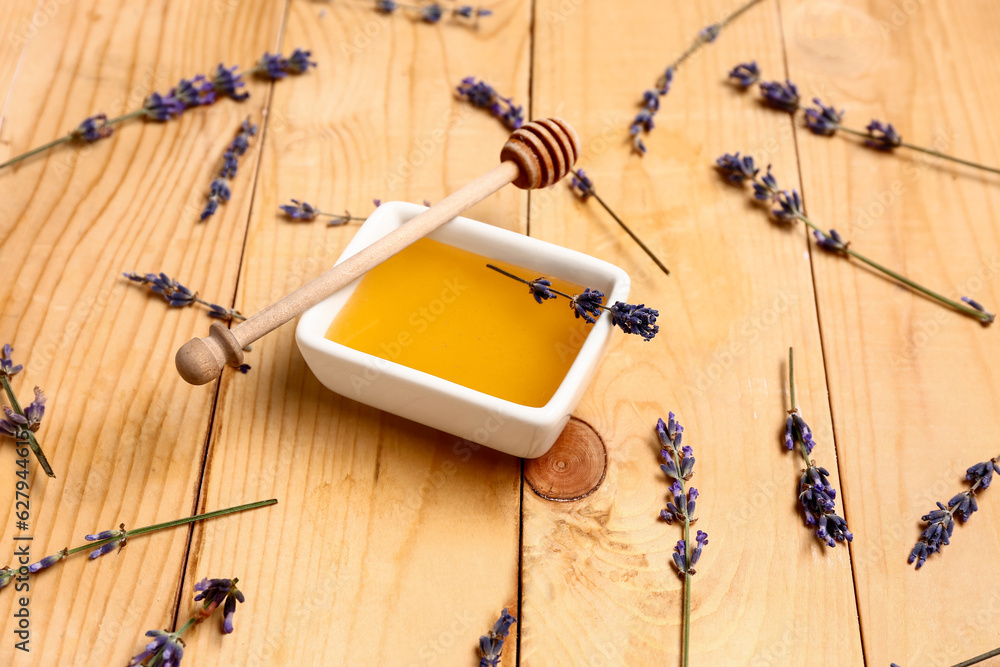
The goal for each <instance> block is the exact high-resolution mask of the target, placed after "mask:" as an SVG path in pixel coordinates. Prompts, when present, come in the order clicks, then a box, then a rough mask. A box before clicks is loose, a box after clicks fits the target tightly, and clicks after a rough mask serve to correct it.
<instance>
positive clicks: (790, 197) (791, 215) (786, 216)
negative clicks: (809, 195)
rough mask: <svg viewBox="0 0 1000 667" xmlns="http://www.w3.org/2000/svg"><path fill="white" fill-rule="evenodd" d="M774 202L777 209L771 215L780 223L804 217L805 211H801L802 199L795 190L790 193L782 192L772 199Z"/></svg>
mask: <svg viewBox="0 0 1000 667" xmlns="http://www.w3.org/2000/svg"><path fill="white" fill-rule="evenodd" d="M774 201H775V203H776V204H777V205H778V208H776V209H773V210H772V213H774V217H776V218H777V219H778V220H780V221H781V222H793V221H795V220H797V219H799V218H801V217H804V216H805V211H803V210H802V198H801V197H799V193H798V192H797V191H796V190H792V191H791V192H789V191H788V190H782V191H781V192H779V193H778V194H777V195H776V196H775V197H774Z"/></svg>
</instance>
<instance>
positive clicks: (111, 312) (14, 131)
mask: <svg viewBox="0 0 1000 667" xmlns="http://www.w3.org/2000/svg"><path fill="white" fill-rule="evenodd" d="M280 19H281V7H279V6H276V5H275V4H274V3H270V2H253V3H241V4H240V5H239V6H235V5H234V6H233V7H232V8H231V10H230V11H227V12H226V13H224V14H219V13H216V12H215V11H214V9H213V7H212V6H211V5H208V4H206V6H205V10H204V11H199V12H193V11H192V10H191V6H189V5H186V4H181V3H173V2H166V1H160V2H139V1H135V2H132V1H129V2H112V1H109V0H87V1H81V2H76V3H69V4H60V5H59V6H58V11H57V12H55V14H54V15H53V16H52V18H51V19H50V21H49V22H48V24H47V25H46V26H45V29H44V30H41V31H39V33H38V34H37V35H35V36H34V37H33V38H32V39H31V40H29V41H28V43H27V50H26V51H25V53H24V57H23V59H22V60H21V67H20V69H19V70H18V76H17V79H16V80H15V82H14V85H13V89H12V92H11V94H10V99H9V100H8V104H7V108H6V115H5V118H4V123H3V129H2V132H3V141H4V142H5V143H7V144H9V147H10V151H11V153H18V152H21V151H23V150H26V149H28V148H30V147H32V146H34V145H37V144H40V143H43V142H45V141H47V140H49V139H51V138H54V137H56V136H59V135H60V134H62V133H64V132H65V131H67V130H68V129H69V128H71V127H73V126H74V125H75V124H77V123H78V122H79V121H80V120H82V119H83V118H84V117H86V116H88V115H90V114H92V113H95V112H96V111H98V110H104V111H106V112H108V113H116V112H118V113H120V112H121V111H122V110H124V108H125V107H126V106H128V105H132V106H133V108H134V106H138V105H140V104H141V103H142V97H143V96H144V95H145V94H147V93H148V92H150V91H151V90H152V89H153V88H156V89H159V90H161V91H162V90H165V89H166V88H167V87H168V86H169V85H170V84H171V83H172V82H174V81H176V80H177V79H179V78H180V77H182V76H190V75H192V74H193V73H196V72H199V71H205V70H206V69H207V68H209V67H211V66H213V65H214V64H215V63H218V62H219V61H220V60H226V61H229V62H241V63H244V64H247V63H250V62H252V61H254V60H255V59H256V58H257V56H258V55H259V54H260V53H262V52H263V51H264V50H266V49H273V45H274V43H275V40H276V38H277V34H278V28H279V25H280ZM41 82H44V84H45V85H40V83H41ZM251 92H252V93H253V98H252V99H251V100H250V101H248V102H247V103H245V104H243V105H238V104H235V103H232V102H229V101H225V102H220V103H219V104H216V105H214V106H212V107H210V108H206V109H198V110H196V111H192V112H190V113H188V114H185V116H184V117H183V118H181V119H179V120H177V121H174V122H171V123H167V124H163V125H156V124H143V123H141V122H137V123H133V124H131V125H127V126H124V127H121V129H120V130H119V131H118V132H116V134H115V135H114V136H113V137H112V138H111V139H108V140H105V141H102V142H99V143H97V144H94V145H92V146H88V147H84V148H83V149H80V148H78V147H64V148H62V149H57V150H53V151H51V152H49V153H47V154H45V155H42V156H39V157H38V158H36V159H32V160H29V161H27V162H25V163H22V164H21V165H20V166H18V167H17V168H15V169H8V170H5V171H4V172H3V173H0V188H2V196H3V200H4V206H3V210H2V212H0V244H2V246H3V251H2V252H3V262H2V263H0V313H2V314H0V339H2V340H3V341H9V342H11V343H13V344H14V346H15V348H16V354H17V358H18V359H19V360H20V361H22V362H23V363H24V364H25V371H24V372H23V374H22V375H20V376H18V377H17V378H16V379H17V380H19V382H17V383H16V386H17V388H18V391H19V393H20V395H22V396H25V395H30V390H31V387H32V386H33V385H34V384H38V385H40V386H42V387H43V388H44V389H45V391H46V393H47V395H48V406H47V407H48V410H47V413H46V419H45V422H44V424H43V427H42V429H41V431H40V433H39V435H40V439H41V441H42V443H43V445H44V447H45V449H46V453H47V454H48V457H49V459H50V461H51V462H52V465H53V468H54V469H55V472H56V475H57V476H58V477H57V478H56V479H54V480H52V479H46V478H45V477H44V475H37V474H34V475H33V476H32V479H31V485H32V489H31V521H30V525H31V528H30V530H29V531H28V534H30V535H33V536H34V541H33V542H31V557H32V560H39V559H41V557H43V556H45V555H48V554H49V553H54V552H55V551H57V550H59V549H61V548H63V547H66V546H76V545H78V544H80V543H82V542H83V539H82V538H83V535H85V534H87V533H93V532H96V531H99V530H104V529H108V528H111V527H114V526H117V525H118V524H119V523H120V522H124V523H125V524H126V526H127V527H130V528H133V527H139V526H143V525H148V524H151V523H156V522H160V521H165V520H170V519H175V518H178V517H181V516H186V515H188V514H190V513H191V511H192V509H193V508H194V506H195V496H196V493H197V489H198V484H199V479H200V475H201V461H202V455H203V451H204V445H205V438H206V433H207V429H208V424H209V419H210V415H211V413H212V392H211V390H206V391H205V392H204V393H197V392H193V391H192V390H191V389H190V388H189V387H188V386H187V385H185V384H184V383H183V382H182V381H181V380H180V378H179V377H177V374H176V371H175V370H174V369H173V359H172V358H173V351H174V350H175V349H176V347H177V346H178V345H179V344H180V343H181V342H183V341H184V340H186V339H187V338H190V336H191V335H192V333H193V332H194V331H195V330H197V329H199V328H200V327H201V326H204V324H205V322H206V320H208V318H207V316H206V315H205V314H204V312H199V311H197V310H194V309H187V310H177V309H168V308H167V305H166V303H164V302H163V301H162V300H161V299H159V297H156V298H153V297H151V296H149V295H148V294H146V293H144V292H143V291H142V290H140V289H138V288H135V287H132V286H129V285H127V284H126V283H125V281H124V280H123V279H122V278H121V272H122V271H123V270H139V271H151V270H163V271H167V272H169V273H170V274H171V275H174V276H175V277H177V278H180V279H182V280H183V281H184V282H185V283H187V284H188V285H189V286H190V287H192V288H196V289H198V290H199V291H200V292H201V293H202V294H203V295H205V296H209V297H210V298H212V299H218V300H220V301H222V302H223V303H229V302H231V299H232V296H233V294H234V289H233V287H234V285H235V277H236V272H237V269H238V266H239V260H240V246H241V240H242V236H243V230H244V228H245V225H246V219H247V214H248V211H249V204H250V197H249V194H250V192H251V191H252V189H251V188H252V182H253V174H254V171H255V159H256V152H254V151H251V153H250V154H249V155H248V156H246V157H245V158H244V160H243V161H242V163H241V167H240V170H241V173H240V174H239V175H238V177H237V178H236V180H235V182H234V184H233V188H234V192H235V198H234V200H233V201H231V202H230V203H229V204H228V205H227V206H225V207H223V208H222V209H221V210H220V212H219V213H218V214H217V215H216V216H215V217H214V218H212V219H211V220H210V222H208V223H206V224H204V225H198V224H196V222H195V219H194V216H193V211H194V210H198V209H200V208H201V206H202V205H203V203H204V196H205V191H206V188H207V185H208V183H209V181H210V180H211V178H212V175H213V171H215V170H217V169H218V165H219V163H218V160H219V158H220V156H221V153H222V150H223V148H224V147H225V145H226V144H227V143H228V142H229V141H230V139H231V138H232V136H233V134H234V133H235V131H236V128H237V126H238V125H239V122H240V120H241V119H242V118H243V117H245V116H246V114H248V113H251V112H252V111H259V108H260V105H261V104H262V103H263V102H264V101H265V95H266V92H267V86H265V85H260V84H252V86H251ZM232 239H236V243H232V242H231V241H232ZM32 467H33V468H34V466H32ZM0 469H2V470H4V471H5V473H4V474H5V475H9V477H8V479H10V480H12V481H11V482H9V483H4V484H3V485H2V487H0V488H2V491H0V506H2V507H4V508H5V509H6V513H5V515H6V516H12V512H13V509H14V500H15V497H14V484H13V480H14V472H15V471H16V468H15V463H14V451H13V448H12V447H9V446H4V447H3V448H2V449H0ZM230 500H232V501H234V502H233V503H231V504H238V503H239V502H242V501H243V500H244V498H242V497H238V498H225V499H220V502H227V503H228V501H230ZM254 500H256V498H255V499H254ZM210 509H216V508H215V507H212V508H210ZM223 521H225V519H223ZM14 534H15V530H14V523H13V521H8V522H7V523H6V525H5V528H4V531H3V535H2V538H0V544H2V550H3V552H4V553H7V554H9V553H11V552H13V549H14V544H15V543H14V541H13V539H12V538H13V535H14ZM187 538H188V531H186V530H184V529H181V530H173V531H169V532H165V533H160V534H157V535H154V536H150V537H142V538H137V539H135V540H133V541H132V543H131V544H130V545H129V546H128V547H127V549H126V550H125V551H124V552H122V553H121V554H119V555H108V556H105V557H103V558H101V559H100V560H99V561H95V562H88V561H87V559H86V558H85V557H83V556H76V557H74V558H73V559H72V560H71V561H67V562H66V563H64V564H60V565H58V566H56V567H54V568H52V569H51V570H49V571H46V572H44V573H42V574H40V575H39V576H38V577H37V579H36V580H35V581H34V583H33V584H32V588H31V602H30V610H31V618H32V626H31V633H32V634H31V644H30V648H31V652H30V653H28V654H25V653H22V652H20V651H16V652H15V650H14V646H13V644H14V642H13V641H11V640H10V638H11V637H13V635H12V631H13V628H14V625H15V623H14V619H13V618H12V613H13V611H14V610H15V609H16V608H17V603H16V602H15V600H16V597H15V596H14V595H13V593H14V591H13V589H9V590H4V591H3V593H4V595H2V596H0V611H2V616H3V621H2V623H0V626H2V633H3V636H4V640H3V641H2V642H0V662H2V663H3V664H16V665H22V664H24V665H29V664H36V665H54V664H60V665H68V664H77V665H90V664H97V663H108V664H125V663H126V662H127V661H128V659H129V656H131V655H132V654H134V653H136V652H137V649H138V648H140V647H141V646H142V645H143V643H144V638H143V633H144V632H145V631H146V630H148V629H150V628H157V627H165V626H167V625H168V624H169V623H170V622H171V619H172V617H173V613H174V607H175V597H176V595H177V589H178V580H179V577H180V575H181V573H182V569H183V564H184V559H185V551H186V542H187ZM4 562H6V558H5V559H4Z"/></svg>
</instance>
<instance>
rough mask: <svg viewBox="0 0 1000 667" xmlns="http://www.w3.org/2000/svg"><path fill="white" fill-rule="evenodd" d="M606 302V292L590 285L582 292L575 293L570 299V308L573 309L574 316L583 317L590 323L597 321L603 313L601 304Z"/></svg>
mask: <svg viewBox="0 0 1000 667" xmlns="http://www.w3.org/2000/svg"><path fill="white" fill-rule="evenodd" d="M603 304H604V292H601V291H600V290H592V289H590V288H589V287H588V288H586V289H584V291H583V293H582V294H577V295H575V296H574V297H573V298H572V299H571V300H570V308H572V309H573V315H574V317H578V318H579V317H582V318H583V320H584V321H585V322H587V323H589V324H593V323H594V322H596V321H597V319H596V318H598V317H600V315H601V306H602V305H603Z"/></svg>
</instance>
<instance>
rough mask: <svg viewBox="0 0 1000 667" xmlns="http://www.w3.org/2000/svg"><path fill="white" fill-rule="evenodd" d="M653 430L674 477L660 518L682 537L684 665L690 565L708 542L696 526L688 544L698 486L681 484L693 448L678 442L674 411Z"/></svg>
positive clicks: (677, 556)
mask: <svg viewBox="0 0 1000 667" xmlns="http://www.w3.org/2000/svg"><path fill="white" fill-rule="evenodd" d="M656 434H657V436H659V438H660V446H661V448H662V449H661V450H660V455H661V456H662V457H663V459H664V463H661V464H660V470H662V471H663V472H664V474H666V475H667V477H669V478H670V479H672V480H674V481H673V484H671V486H670V492H671V496H672V498H673V500H672V501H670V502H668V503H667V508H666V509H664V510H661V511H660V518H661V519H663V520H664V521H666V522H667V523H669V524H673V523H674V522H677V523H678V524H681V525H682V526H683V527H684V539H683V540H678V542H677V545H676V546H675V547H674V553H673V560H674V567H676V568H677V575H678V576H679V577H681V578H682V579H684V654H683V655H684V659H683V662H684V665H685V667H686V666H687V664H688V655H689V653H690V650H689V649H690V644H691V577H692V576H693V575H694V574H695V569H694V566H695V565H697V564H698V560H699V559H700V558H701V552H702V549H704V548H705V546H706V545H707V544H708V533H706V532H704V531H702V530H699V531H698V534H697V535H696V536H695V544H694V545H693V546H692V544H691V525H692V524H694V523H695V522H696V521H697V520H698V519H697V518H696V517H695V516H694V512H695V506H696V500H697V498H698V489H695V488H693V487H691V488H685V483H686V482H688V481H689V480H690V479H691V477H692V476H693V475H694V462H695V459H694V452H693V450H692V449H691V447H689V446H687V445H684V446H682V445H681V440H682V439H683V435H684V427H683V426H681V425H680V423H679V422H678V421H677V420H676V419H675V418H674V413H673V412H671V413H669V414H668V415H667V422H666V423H664V422H663V420H662V419H659V420H657V422H656Z"/></svg>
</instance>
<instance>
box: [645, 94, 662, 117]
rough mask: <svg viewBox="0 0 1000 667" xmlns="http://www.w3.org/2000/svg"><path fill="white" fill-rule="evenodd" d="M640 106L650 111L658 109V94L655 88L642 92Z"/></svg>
mask: <svg viewBox="0 0 1000 667" xmlns="http://www.w3.org/2000/svg"><path fill="white" fill-rule="evenodd" d="M642 106H644V107H646V108H647V109H649V110H650V111H652V112H656V111H659V110H660V94H659V93H658V92H656V91H655V90H647V91H646V92H644V93H643V94H642Z"/></svg>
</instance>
